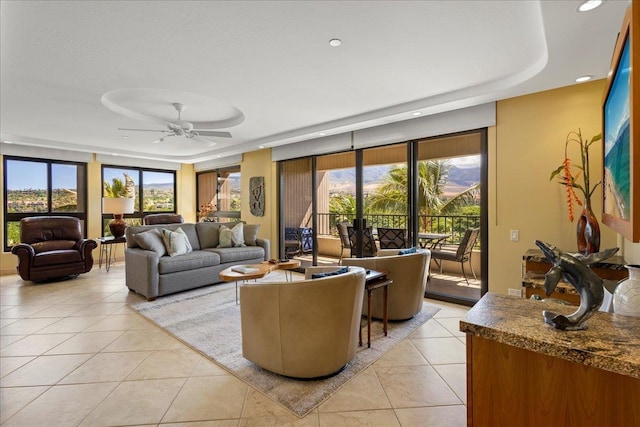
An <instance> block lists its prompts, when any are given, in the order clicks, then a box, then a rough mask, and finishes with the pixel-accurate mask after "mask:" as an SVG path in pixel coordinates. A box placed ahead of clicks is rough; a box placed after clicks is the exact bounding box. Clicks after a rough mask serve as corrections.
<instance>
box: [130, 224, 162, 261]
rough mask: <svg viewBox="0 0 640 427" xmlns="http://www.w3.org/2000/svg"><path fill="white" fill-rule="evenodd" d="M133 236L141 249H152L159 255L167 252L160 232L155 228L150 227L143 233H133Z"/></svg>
mask: <svg viewBox="0 0 640 427" xmlns="http://www.w3.org/2000/svg"><path fill="white" fill-rule="evenodd" d="M133 238H134V239H135V240H136V243H138V245H140V247H141V248H142V249H145V250H147V251H154V252H155V253H157V254H158V255H159V256H163V255H165V254H166V253H167V248H165V246H164V241H163V239H162V233H160V231H159V230H158V229H157V228H152V229H151V230H148V231H145V232H143V233H138V234H134V235H133Z"/></svg>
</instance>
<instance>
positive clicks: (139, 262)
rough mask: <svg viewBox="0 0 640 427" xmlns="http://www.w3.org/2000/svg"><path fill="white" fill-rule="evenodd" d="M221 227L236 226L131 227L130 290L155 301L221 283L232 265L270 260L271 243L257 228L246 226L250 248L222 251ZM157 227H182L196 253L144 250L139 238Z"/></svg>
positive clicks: (127, 258)
mask: <svg viewBox="0 0 640 427" xmlns="http://www.w3.org/2000/svg"><path fill="white" fill-rule="evenodd" d="M221 225H225V226H227V227H229V228H231V227H233V226H235V225H236V223H216V222H200V223H197V224H192V223H184V224H163V225H140V226H132V227H127V230H126V237H127V249H126V250H125V263H126V265H125V272H126V284H127V287H128V288H129V290H131V291H134V292H137V293H139V294H140V295H143V296H144V297H146V298H147V299H148V300H149V301H152V300H154V299H156V297H159V296H162V295H167V294H172V293H175V292H180V291H184V290H187V289H193V288H197V287H200V286H205V285H210V284H214V283H219V282H221V280H220V278H219V276H218V274H219V273H220V272H221V271H222V270H224V269H225V268H227V267H230V266H232V265H236V264H257V263H260V262H262V261H266V260H267V259H269V253H270V250H269V249H270V248H269V240H267V239H259V238H257V232H258V226H257V225H246V224H245V225H244V240H245V244H246V246H241V247H225V248H218V244H219V228H220V226H221ZM154 228H155V229H157V230H158V231H162V229H167V230H171V231H175V230H176V229H178V228H181V229H182V230H183V231H184V234H186V236H187V238H188V240H189V243H190V245H191V248H192V251H191V252H189V253H186V254H182V255H175V256H169V255H167V254H164V255H161V252H162V250H161V249H160V250H153V249H154V248H151V250H148V249H143V248H142V247H141V246H140V244H139V236H136V235H137V234H139V233H145V232H148V231H151V229H154ZM152 233H155V231H152ZM147 246H148V245H147ZM156 249H157V248H156Z"/></svg>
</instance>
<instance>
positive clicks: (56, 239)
mask: <svg viewBox="0 0 640 427" xmlns="http://www.w3.org/2000/svg"><path fill="white" fill-rule="evenodd" d="M20 241H21V243H20V244H18V245H15V246H14V247H13V248H12V249H11V253H13V254H15V255H17V256H18V267H17V270H18V274H19V275H20V277H21V278H22V280H31V281H34V282H37V281H43V280H48V279H55V278H60V277H65V276H77V275H78V274H81V273H87V272H89V271H91V267H93V255H92V253H91V251H93V250H94V249H95V248H96V247H97V246H98V245H97V243H96V242H95V241H94V240H90V239H83V238H82V228H81V224H80V220H79V219H78V218H74V217H70V216H35V217H30V218H23V219H21V220H20Z"/></svg>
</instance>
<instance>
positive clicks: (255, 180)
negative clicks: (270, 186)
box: [249, 176, 264, 216]
mask: <svg viewBox="0 0 640 427" xmlns="http://www.w3.org/2000/svg"><path fill="white" fill-rule="evenodd" d="M249 208H250V210H251V214H252V215H254V216H264V177H263V176H253V177H251V178H249Z"/></svg>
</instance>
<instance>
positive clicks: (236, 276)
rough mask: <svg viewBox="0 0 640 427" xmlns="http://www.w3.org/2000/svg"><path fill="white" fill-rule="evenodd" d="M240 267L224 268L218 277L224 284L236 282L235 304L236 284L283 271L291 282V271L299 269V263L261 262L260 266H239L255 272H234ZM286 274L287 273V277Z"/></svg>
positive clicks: (290, 261)
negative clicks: (249, 268)
mask: <svg viewBox="0 0 640 427" xmlns="http://www.w3.org/2000/svg"><path fill="white" fill-rule="evenodd" d="M239 266H240V265H233V266H231V267H229V268H225V269H224V270H222V271H221V272H220V273H219V274H218V276H219V277H220V279H222V280H224V281H225V282H236V304H237V303H238V282H242V281H246V280H256V279H261V278H263V277H264V276H266V275H267V274H269V273H270V272H271V271H273V270H285V278H286V279H287V281H289V282H290V281H292V280H293V275H292V273H291V270H294V269H296V268H298V267H300V261H298V260H295V259H290V260H287V261H278V262H276V263H271V262H269V261H264V262H261V263H260V264H241V266H243V267H244V266H246V267H253V268H256V269H257V271H254V272H249V273H241V272H239V271H234V269H235V268H237V267H239ZM287 272H288V273H289V274H288V275H287Z"/></svg>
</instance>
